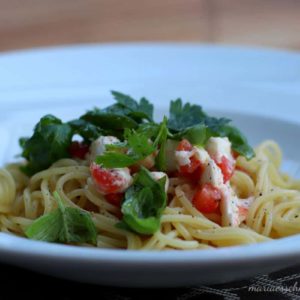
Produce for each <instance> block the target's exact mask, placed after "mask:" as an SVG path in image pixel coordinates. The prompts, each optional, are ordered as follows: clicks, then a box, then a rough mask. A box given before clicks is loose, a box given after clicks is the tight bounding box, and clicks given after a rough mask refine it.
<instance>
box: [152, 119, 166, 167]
mask: <svg viewBox="0 0 300 300" xmlns="http://www.w3.org/2000/svg"><path fill="white" fill-rule="evenodd" d="M167 123H168V119H167V118H166V117H164V119H163V121H162V123H161V124H160V126H159V128H158V134H157V137H156V139H155V141H154V146H155V147H158V146H159V152H158V154H157V156H156V158H155V165H156V167H157V168H158V170H159V171H166V169H167V161H166V143H167V138H168V134H169V131H168V126H167Z"/></svg>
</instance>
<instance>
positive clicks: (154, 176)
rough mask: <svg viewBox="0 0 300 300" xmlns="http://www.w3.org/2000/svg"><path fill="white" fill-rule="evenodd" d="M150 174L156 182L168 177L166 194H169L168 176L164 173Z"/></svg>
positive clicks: (167, 179)
mask: <svg viewBox="0 0 300 300" xmlns="http://www.w3.org/2000/svg"><path fill="white" fill-rule="evenodd" d="M150 174H151V176H152V178H153V179H154V180H155V181H158V180H159V179H161V178H163V177H166V183H165V192H166V193H167V192H168V189H169V177H168V175H167V174H166V173H164V172H151V173H150Z"/></svg>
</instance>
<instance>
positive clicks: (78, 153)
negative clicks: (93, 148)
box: [69, 141, 89, 159]
mask: <svg viewBox="0 0 300 300" xmlns="http://www.w3.org/2000/svg"><path fill="white" fill-rule="evenodd" d="M88 152H89V146H88V145H86V144H84V143H79V142H77V141H76V142H72V143H71V145H70V147H69V153H70V155H71V156H72V157H74V158H79V159H84V158H85V155H86V154H87V153H88Z"/></svg>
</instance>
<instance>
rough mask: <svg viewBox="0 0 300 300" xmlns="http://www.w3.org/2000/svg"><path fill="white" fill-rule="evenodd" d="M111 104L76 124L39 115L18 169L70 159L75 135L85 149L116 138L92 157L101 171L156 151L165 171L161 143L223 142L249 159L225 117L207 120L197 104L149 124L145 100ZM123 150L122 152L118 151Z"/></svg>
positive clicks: (174, 108)
mask: <svg viewBox="0 0 300 300" xmlns="http://www.w3.org/2000/svg"><path fill="white" fill-rule="evenodd" d="M112 94H113V96H114V98H115V100H116V102H117V103H115V104H113V105H111V106H109V107H107V108H105V109H98V108H95V109H93V110H90V111H88V112H87V113H85V114H84V115H83V116H81V117H80V118H79V119H76V120H73V121H70V122H68V123H63V122H62V121H61V120H60V119H58V118H56V117H55V116H52V115H46V116H44V117H43V118H42V119H41V120H40V121H39V122H38V124H37V125H36V126H35V128H34V133H33V135H32V136H31V137H30V138H21V139H20V146H21V147H22V154H21V155H22V156H23V157H24V158H26V160H27V165H26V166H25V167H23V168H22V170H23V171H24V172H25V173H26V174H28V175H33V174H35V173H36V172H38V171H41V170H44V169H47V168H48V167H49V166H50V165H51V164H52V163H54V162H55V161H57V160H59V159H61V158H66V157H70V153H69V151H68V149H69V148H70V144H71V142H72V138H73V136H74V135H80V136H81V137H82V138H83V139H84V143H85V144H87V145H88V144H90V143H91V142H92V141H94V140H95V139H97V138H98V137H99V136H100V135H112V136H115V137H118V138H119V139H120V140H122V141H123V142H121V144H120V145H116V146H114V148H115V149H112V147H107V148H108V151H107V152H106V153H105V154H104V155H103V156H101V158H97V162H98V163H99V164H102V165H103V166H104V167H107V168H113V167H125V166H130V165H133V164H135V163H137V162H138V161H140V160H142V159H144V158H145V157H146V156H147V155H150V154H151V153H153V152H154V151H157V153H158V155H157V157H156V167H157V168H158V169H159V170H161V171H164V170H165V169H166V158H165V149H164V148H165V144H166V142H167V139H175V140H180V139H182V138H186V139H188V140H189V141H190V142H191V143H192V144H197V145H202V146H204V145H205V143H206V142H207V140H208V139H209V138H210V137H212V136H216V137H217V136H220V137H226V136H227V137H228V138H229V140H230V141H231V143H232V148H233V150H235V151H236V152H238V153H239V154H240V155H242V156H245V157H246V158H247V159H251V158H252V157H253V156H254V151H253V149H252V148H251V147H250V145H249V144H248V142H247V139H246V137H245V136H244V135H243V134H242V133H241V132H240V131H239V130H238V129H237V128H236V127H234V126H232V125H231V124H230V120H228V119H225V118H219V119H218V118H213V117H210V116H208V115H207V114H206V113H205V112H204V111H203V110H202V107H201V106H199V105H191V104H189V103H185V104H183V103H182V100H181V99H177V100H175V101H171V103H170V113H169V118H168V120H166V118H165V119H164V121H163V122H162V123H161V124H158V123H155V122H154V121H153V105H152V104H151V103H150V102H149V101H148V100H147V99H145V98H141V99H140V100H139V101H136V100H135V99H133V98H132V97H130V96H128V95H125V94H122V93H120V92H116V91H112ZM117 148H119V150H122V149H127V150H128V152H127V153H126V154H125V152H126V151H119V150H118V149H117Z"/></svg>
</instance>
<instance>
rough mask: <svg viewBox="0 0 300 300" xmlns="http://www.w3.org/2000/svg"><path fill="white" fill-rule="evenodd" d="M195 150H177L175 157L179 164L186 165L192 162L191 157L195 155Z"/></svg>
mask: <svg viewBox="0 0 300 300" xmlns="http://www.w3.org/2000/svg"><path fill="white" fill-rule="evenodd" d="M193 154H194V153H193V151H175V159H176V161H177V164H178V165H179V166H186V165H189V164H190V163H191V160H190V158H191V157H192V156H193Z"/></svg>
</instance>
